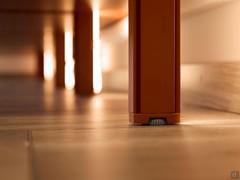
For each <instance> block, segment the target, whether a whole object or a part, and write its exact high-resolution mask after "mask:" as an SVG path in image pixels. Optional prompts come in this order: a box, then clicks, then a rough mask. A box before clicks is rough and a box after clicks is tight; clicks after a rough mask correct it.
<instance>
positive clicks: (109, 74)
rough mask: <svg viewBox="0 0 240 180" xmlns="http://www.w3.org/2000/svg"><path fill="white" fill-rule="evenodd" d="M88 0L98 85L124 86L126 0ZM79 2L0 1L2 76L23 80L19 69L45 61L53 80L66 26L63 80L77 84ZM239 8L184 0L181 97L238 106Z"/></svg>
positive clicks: (26, 72)
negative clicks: (75, 14)
mask: <svg viewBox="0 0 240 180" xmlns="http://www.w3.org/2000/svg"><path fill="white" fill-rule="evenodd" d="M87 3H89V4H91V7H92V8H93V9H94V10H95V12H96V13H95V16H94V17H93V18H95V21H93V23H94V22H95V25H94V27H95V28H94V32H96V33H97V34H96V35H97V37H98V39H99V47H98V48H99V51H98V52H99V54H98V56H99V57H97V61H96V62H97V63H95V66H96V67H97V68H95V72H94V73H95V77H96V78H95V79H94V83H95V84H96V86H95V87H98V89H97V90H96V92H97V93H99V92H103V93H104V92H108V93H111V92H118V93H125V94H126V93H127V92H128V56H129V55H128V38H129V37H128V1H127V0H114V1H113V0H102V1H99V2H97V1H94V0H92V1H90V0H89V1H87ZM94 4H98V6H95V5H94ZM94 7H97V8H94ZM77 8H78V7H77V5H76V1H74V0H51V1H49V0H22V1H21V3H19V1H17V0H8V1H3V2H1V7H0V78H1V82H5V81H4V79H5V80H6V77H8V80H9V79H10V77H12V79H14V78H15V81H23V79H21V80H20V79H19V80H16V77H36V76H38V75H39V71H41V70H40V68H43V75H44V79H45V80H46V82H51V81H52V82H53V81H54V79H55V78H54V76H55V73H56V53H55V51H56V48H55V46H56V45H55V44H54V43H55V40H56V39H55V38H56V37H55V36H54V32H55V31H56V29H61V30H62V31H63V32H64V33H65V41H64V43H65V54H66V55H65V86H66V88H67V89H70V90H71V89H73V88H74V84H75V79H74V59H73V23H74V20H73V12H74V11H75V10H76V9H77ZM239 10H240V2H239V1H238V0H202V1H199V0H182V1H181V18H182V19H181V61H182V68H181V69H182V102H183V104H186V105H197V106H205V107H209V108H215V109H219V110H224V111H225V110H226V111H231V112H240V103H239V101H240V98H239V96H238V95H237V94H238V93H237V92H238V90H240V87H239V85H238V84H239V83H238V79H239V72H240V71H239V68H240V66H239V64H238V62H239V60H240V51H239V42H240V36H239V31H240V24H239V23H238V18H239V16H240V11H239ZM98 24H99V26H98ZM95 47H96V46H95ZM41 51H43V52H44V54H43V59H44V62H43V67H41V66H40V65H39V58H41ZM1 84H2V85H1V87H2V86H3V83H1ZM48 84H51V83H48ZM52 84H54V83H52ZM2 88H3V87H2ZM6 89H7V88H6ZM4 93H6V95H7V92H6V91H2V92H1V96H2V97H3V96H4V95H5V94H4ZM183 110H184V108H183Z"/></svg>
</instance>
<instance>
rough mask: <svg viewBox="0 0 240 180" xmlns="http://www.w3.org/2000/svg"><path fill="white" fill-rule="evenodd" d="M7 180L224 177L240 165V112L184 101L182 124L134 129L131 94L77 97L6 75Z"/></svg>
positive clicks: (0, 153) (0, 161) (2, 173)
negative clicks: (190, 103)
mask: <svg viewBox="0 0 240 180" xmlns="http://www.w3.org/2000/svg"><path fill="white" fill-rule="evenodd" d="M0 94H1V95H0V130H1V131H0V179H1V180H80V179H83V180H99V179H101V180H146V179H148V180H161V179H162V180H175V179H179V180H188V179H189V180H195V179H196V180H215V179H216V180H222V179H224V180H225V179H226V180H227V179H234V178H236V177H238V171H240V145H239V139H240V116H239V115H236V114H230V113H224V112H218V111H214V110H208V109H204V108H197V107H184V108H183V117H182V118H183V120H182V123H181V124H180V125H178V126H161V127H148V126H145V127H133V126H130V125H129V123H128V113H127V105H128V102H127V95H126V94H102V95H99V96H95V97H75V96H74V94H73V93H72V92H67V91H64V90H54V89H53V88H52V87H51V85H50V84H45V85H42V84H41V82H39V81H37V80H35V79H33V78H7V77H5V78H0Z"/></svg>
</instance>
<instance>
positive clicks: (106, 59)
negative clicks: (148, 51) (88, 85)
mask: <svg viewBox="0 0 240 180" xmlns="http://www.w3.org/2000/svg"><path fill="white" fill-rule="evenodd" d="M101 62H102V69H103V90H105V91H128V19H127V18H125V19H123V20H121V21H119V22H117V23H115V24H114V25H112V26H110V27H108V28H106V29H104V30H102V32H101Z"/></svg>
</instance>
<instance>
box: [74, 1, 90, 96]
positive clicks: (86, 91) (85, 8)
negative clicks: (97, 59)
mask: <svg viewBox="0 0 240 180" xmlns="http://www.w3.org/2000/svg"><path fill="white" fill-rule="evenodd" d="M77 2H79V4H77V9H76V11H75V13H74V60H75V91H76V93H77V94H79V95H92V94H93V11H92V8H91V7H90V5H89V4H87V3H86V4H85V3H81V2H83V1H77Z"/></svg>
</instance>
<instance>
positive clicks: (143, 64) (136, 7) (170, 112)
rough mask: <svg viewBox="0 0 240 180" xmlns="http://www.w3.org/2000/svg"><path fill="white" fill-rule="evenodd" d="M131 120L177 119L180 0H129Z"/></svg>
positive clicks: (157, 120) (138, 122) (178, 108)
mask: <svg viewBox="0 0 240 180" xmlns="http://www.w3.org/2000/svg"><path fill="white" fill-rule="evenodd" d="M129 2H130V3H129V20H130V26H129V27H130V96H129V100H130V120H131V122H132V123H133V124H140V125H141V124H162V123H168V124H176V123H178V122H179V120H180V0H161V1H157V0H147V1H146V0H130V1H129Z"/></svg>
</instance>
